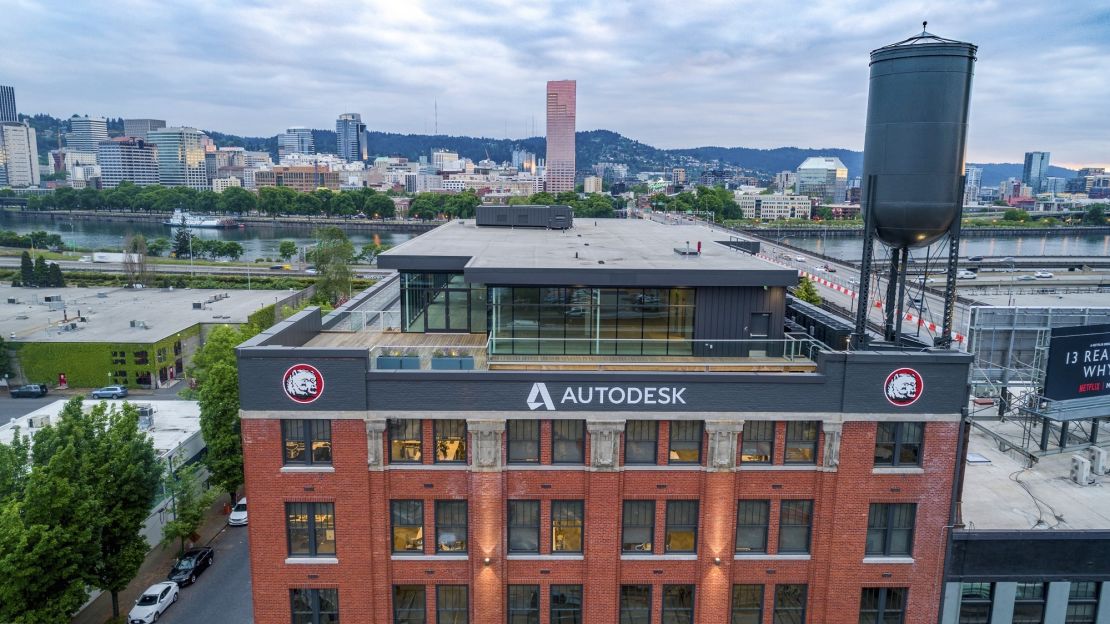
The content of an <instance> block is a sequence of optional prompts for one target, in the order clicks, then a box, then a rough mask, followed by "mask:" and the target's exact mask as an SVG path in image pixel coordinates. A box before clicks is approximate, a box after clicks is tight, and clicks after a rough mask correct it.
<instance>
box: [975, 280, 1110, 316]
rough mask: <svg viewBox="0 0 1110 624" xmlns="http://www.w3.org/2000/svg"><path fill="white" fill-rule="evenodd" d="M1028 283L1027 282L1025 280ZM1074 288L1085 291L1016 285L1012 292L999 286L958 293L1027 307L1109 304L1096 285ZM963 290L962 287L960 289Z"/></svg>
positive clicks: (994, 303) (993, 303)
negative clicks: (1034, 289)
mask: <svg viewBox="0 0 1110 624" xmlns="http://www.w3.org/2000/svg"><path fill="white" fill-rule="evenodd" d="M1094 279H1095V281H1100V280H1101V278H1100V277H1097V276H1096V277H1095V278H1094ZM1025 283H1028V282H1025ZM1074 288H1075V289H1076V290H1085V291H1086V292H1068V291H1069V288H1067V287H1062V288H1060V289H1058V290H1059V292H1043V293H1038V292H1028V290H1030V289H1027V288H1023V287H1021V286H1018V287H1017V288H1016V289H1013V290H1014V292H1013V293H1012V294H1011V293H1008V292H1006V288H1005V287H1000V288H999V289H997V290H998V292H996V293H993V294H981V293H979V292H974V291H971V292H961V293H960V294H961V295H963V296H965V297H968V298H970V299H974V300H975V301H976V302H978V303H981V304H983V305H989V306H1015V305H1016V306H1021V307H1028V308H1105V307H1107V305H1108V304H1110V297H1108V296H1107V293H1106V291H1103V290H1101V289H1100V288H1098V287H1097V286H1094V285H1092V286H1089V287H1083V286H1077V287H1074ZM961 290H964V289H961Z"/></svg>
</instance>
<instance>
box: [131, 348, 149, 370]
mask: <svg viewBox="0 0 1110 624" xmlns="http://www.w3.org/2000/svg"><path fill="white" fill-rule="evenodd" d="M131 357H132V358H133V359H134V361H135V364H136V365H138V366H142V365H144V364H149V363H150V356H149V355H147V352H146V351H136V352H134V353H132V354H131Z"/></svg>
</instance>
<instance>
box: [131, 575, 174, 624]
mask: <svg viewBox="0 0 1110 624" xmlns="http://www.w3.org/2000/svg"><path fill="white" fill-rule="evenodd" d="M179 593H180V588H179V587H178V586H177V583H174V582H173V581H163V582H161V583H155V584H153V585H151V586H150V587H148V588H147V589H146V591H144V592H143V594H142V595H141V596H139V599H138V600H136V601H135V606H134V607H131V611H129V612H128V613H127V622H128V624H152V623H153V622H157V621H158V616H160V615H162V614H163V613H165V612H166V609H169V608H170V605H172V604H173V603H175V602H177V596H178V594H179Z"/></svg>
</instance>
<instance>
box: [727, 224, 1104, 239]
mask: <svg viewBox="0 0 1110 624" xmlns="http://www.w3.org/2000/svg"><path fill="white" fill-rule="evenodd" d="M732 229H735V230H739V231H742V232H749V233H751V234H757V235H760V236H766V237H771V238H780V237H783V236H798V237H814V238H836V237H842V238H861V237H862V236H863V226H862V225H858V226H823V225H812V226H808V225H807V226H799V225H792V226H780V227H776V226H752V225H737V226H732ZM1086 234H1110V225H1067V226H1063V225H1061V226H1056V227H966V226H965V227H963V228H962V229H961V230H960V237H961V238H977V237H992V236H995V237H1011V236H1077V235H1078V236H1082V235H1086Z"/></svg>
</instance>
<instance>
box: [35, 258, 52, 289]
mask: <svg viewBox="0 0 1110 624" xmlns="http://www.w3.org/2000/svg"><path fill="white" fill-rule="evenodd" d="M31 279H32V280H34V281H33V282H32V283H33V284H34V285H35V286H49V285H50V267H48V266H46V258H44V257H42V256H36V257H35V269H34V271H33V272H32V277H31Z"/></svg>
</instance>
